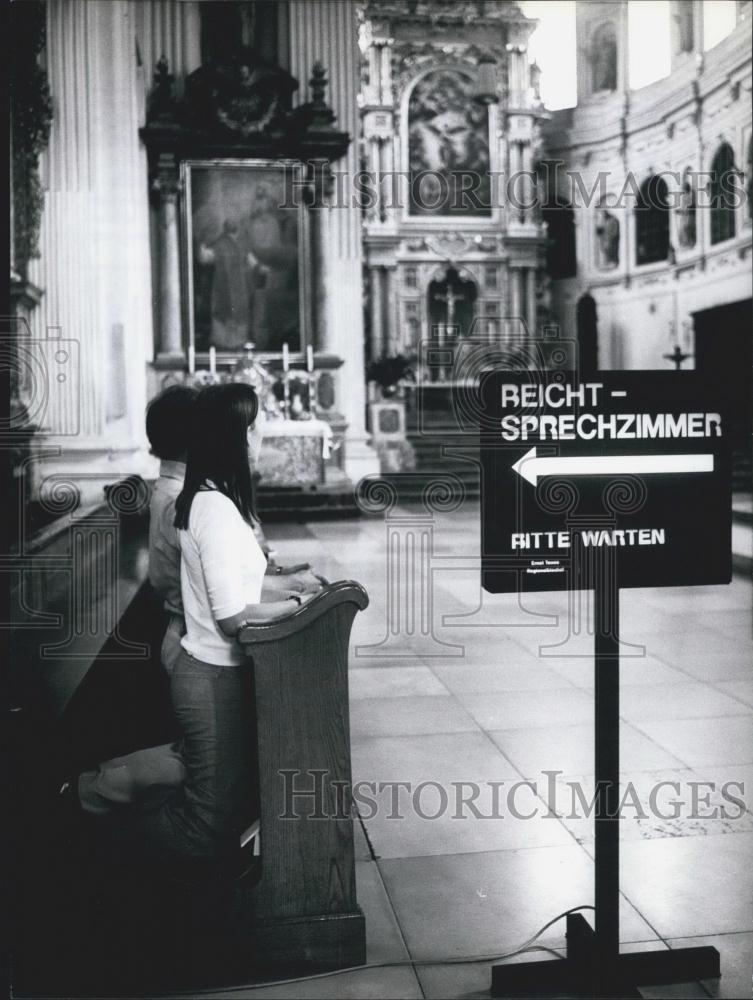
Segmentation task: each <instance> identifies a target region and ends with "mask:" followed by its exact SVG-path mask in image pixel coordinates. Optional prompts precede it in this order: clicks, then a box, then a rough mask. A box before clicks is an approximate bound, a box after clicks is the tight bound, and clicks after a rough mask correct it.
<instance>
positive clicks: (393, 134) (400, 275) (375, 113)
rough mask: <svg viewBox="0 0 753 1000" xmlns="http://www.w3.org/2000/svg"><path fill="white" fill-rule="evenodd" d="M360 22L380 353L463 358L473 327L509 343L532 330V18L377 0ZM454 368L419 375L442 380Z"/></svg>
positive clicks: (373, 341)
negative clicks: (428, 349) (429, 352)
mask: <svg viewBox="0 0 753 1000" xmlns="http://www.w3.org/2000/svg"><path fill="white" fill-rule="evenodd" d="M363 22H364V25H363V39H364V44H363V65H362V90H361V117H362V128H363V141H364V159H365V160H366V163H367V165H368V167H369V169H370V170H371V171H372V172H373V173H374V175H376V176H377V178H379V176H380V175H381V176H382V177H383V178H384V179H383V180H382V181H381V182H377V183H375V184H374V197H373V198H372V199H371V200H370V202H369V204H367V205H366V211H365V224H364V232H365V249H366V259H367V275H368V288H367V294H368V297H369V302H370V311H371V327H370V334H371V337H370V343H369V345H368V346H369V352H370V356H371V358H372V359H373V358H377V357H379V356H380V355H381V354H388V355H395V354H406V355H408V356H411V357H415V356H416V355H418V354H419V353H420V352H419V346H420V344H422V343H424V344H426V343H427V342H431V343H432V344H433V345H434V346H436V347H437V348H439V349H441V351H442V355H443V357H451V356H456V355H457V352H458V351H459V350H462V344H463V342H464V341H465V340H466V339H467V338H468V337H473V338H477V339H478V338H481V339H484V340H486V341H487V342H488V343H490V344H504V343H505V342H506V340H507V339H508V336H510V335H511V333H510V331H511V329H512V328H511V326H510V323H509V321H510V319H511V318H513V319H514V320H515V321H516V326H515V329H517V323H519V322H520V320H522V321H523V322H524V323H525V325H526V330H527V331H528V333H529V334H530V335H531V336H535V331H536V328H537V326H538V327H540V326H541V322H542V317H541V316H540V315H539V312H540V311H541V310H540V309H539V303H540V297H541V285H542V280H541V275H542V273H543V270H544V256H545V255H544V251H545V232H544V229H543V227H542V225H541V219H540V218H539V214H538V211H537V209H536V205H535V198H534V197H533V195H534V189H533V180H532V178H533V167H534V164H535V162H536V159H537V156H538V152H539V146H540V130H539V124H540V121H541V119H542V118H543V117H545V112H544V111H543V106H542V104H541V101H540V99H539V95H538V93H537V90H536V73H535V72H534V70H533V69H532V68H530V67H529V65H528V59H527V54H526V50H527V44H528V38H529V35H530V34H531V32H532V30H533V28H534V22H533V21H531V20H530V19H529V18H528V17H527V16H526V15H525V14H524V13H523V12H522V11H521V9H520V7H519V5H518V4H515V3H504V4H502V3H493V2H484V0H415V2H412V3H404V2H402V0H369V2H367V3H366V4H365V5H364V8H363ZM482 84H483V86H482ZM392 175H396V176H397V177H398V178H399V180H400V183H399V184H397V185H395V184H393V183H392V182H391V177H392ZM401 185H402V186H401ZM448 367H451V364H450V365H446V364H445V365H439V366H437V367H436V370H433V371H427V372H423V373H421V381H422V384H426V383H427V382H429V383H441V384H445V382H446V375H447V369H448Z"/></svg>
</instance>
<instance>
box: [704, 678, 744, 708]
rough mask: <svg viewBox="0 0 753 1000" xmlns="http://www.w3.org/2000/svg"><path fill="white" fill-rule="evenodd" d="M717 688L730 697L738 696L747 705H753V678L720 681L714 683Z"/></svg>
mask: <svg viewBox="0 0 753 1000" xmlns="http://www.w3.org/2000/svg"><path fill="white" fill-rule="evenodd" d="M714 687H715V688H717V690H719V691H721V692H723V694H727V695H729V696H730V698H737V700H738V701H741V702H743V703H744V704H745V705H750V706H753V680H749V681H718V682H717V683H716V684H714Z"/></svg>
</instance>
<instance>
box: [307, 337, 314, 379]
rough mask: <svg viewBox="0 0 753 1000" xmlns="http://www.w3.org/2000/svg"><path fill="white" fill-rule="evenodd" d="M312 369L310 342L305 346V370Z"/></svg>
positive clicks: (309, 370) (312, 354) (312, 353)
mask: <svg viewBox="0 0 753 1000" xmlns="http://www.w3.org/2000/svg"><path fill="white" fill-rule="evenodd" d="M313 370H314V348H313V347H312V346H311V344H308V345H307V346H306V371H307V372H312V371H313Z"/></svg>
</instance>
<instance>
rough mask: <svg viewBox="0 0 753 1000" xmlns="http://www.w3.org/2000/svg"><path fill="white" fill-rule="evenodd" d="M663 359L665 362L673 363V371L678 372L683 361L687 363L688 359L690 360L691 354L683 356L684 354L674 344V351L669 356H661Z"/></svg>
mask: <svg viewBox="0 0 753 1000" xmlns="http://www.w3.org/2000/svg"><path fill="white" fill-rule="evenodd" d="M662 357H663V358H666V359H667V361H673V362H674V365H675V371H678V372H679V371H680V369H681V368H682V363H683V361H687V360H688V358H692V357H693V355H692V354H685V352H684V351H683V350H682V349H681V348H680V345H679V344H675V349H674V351H672V353H671V354H662Z"/></svg>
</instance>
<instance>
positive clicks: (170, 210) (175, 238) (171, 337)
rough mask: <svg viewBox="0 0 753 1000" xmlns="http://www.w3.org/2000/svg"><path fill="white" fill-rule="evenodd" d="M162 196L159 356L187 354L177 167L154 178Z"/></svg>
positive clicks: (159, 195) (175, 356)
mask: <svg viewBox="0 0 753 1000" xmlns="http://www.w3.org/2000/svg"><path fill="white" fill-rule="evenodd" d="M154 188H155V190H156V191H157V196H158V198H159V209H158V219H159V257H158V267H159V342H158V348H157V356H158V357H159V358H181V357H183V335H182V325H181V306H180V237H179V234H178V193H179V190H180V182H179V179H178V175H177V168H175V167H172V166H171V167H169V168H168V169H166V170H162V171H160V173H159V176H158V178H157V179H156V180H155V182H154Z"/></svg>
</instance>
